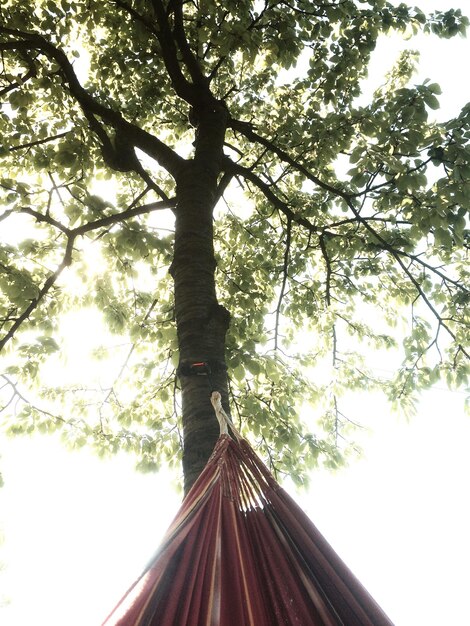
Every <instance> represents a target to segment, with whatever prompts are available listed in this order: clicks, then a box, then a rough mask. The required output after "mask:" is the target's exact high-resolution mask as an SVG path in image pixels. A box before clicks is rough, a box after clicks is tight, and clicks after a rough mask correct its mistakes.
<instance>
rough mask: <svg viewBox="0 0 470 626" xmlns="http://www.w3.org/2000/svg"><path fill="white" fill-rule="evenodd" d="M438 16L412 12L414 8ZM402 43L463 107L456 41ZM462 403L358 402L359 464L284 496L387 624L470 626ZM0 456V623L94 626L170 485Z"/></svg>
mask: <svg viewBox="0 0 470 626" xmlns="http://www.w3.org/2000/svg"><path fill="white" fill-rule="evenodd" d="M461 3H462V0H461ZM452 5H453V3H452V2H449V1H448V0H441V1H440V2H437V0H436V1H434V0H432V1H430V0H422V2H421V6H422V8H424V9H425V10H432V9H435V8H446V7H450V6H452ZM454 6H455V5H454ZM468 8H469V13H470V7H468ZM404 45H409V46H410V47H412V48H420V49H421V54H422V60H421V68H422V69H421V71H420V78H426V77H429V78H431V79H432V80H433V81H437V82H439V83H440V84H441V86H442V88H443V96H442V98H441V100H442V102H443V104H444V106H443V109H442V112H441V113H439V115H441V114H442V115H443V117H447V114H448V115H454V114H456V113H457V112H458V111H459V110H460V107H461V106H462V105H463V104H464V103H465V102H468V101H470V81H469V80H468V76H467V75H466V74H467V72H466V70H465V67H466V66H467V65H468V60H469V58H470V45H469V42H468V41H467V40H464V39H456V40H453V41H438V40H437V39H436V38H434V37H433V38H420V40H419V41H417V40H416V39H414V40H412V41H411V42H408V43H406V44H404ZM396 54H397V49H396V47H395V45H391V44H386V45H385V44H384V45H383V46H382V47H381V48H380V49H379V52H378V53H377V54H376V55H375V58H374V61H373V65H372V68H371V77H372V78H371V80H372V84H373V86H374V87H375V86H377V84H378V83H379V82H380V79H379V78H378V77H380V76H381V75H383V74H384V73H385V72H386V71H387V70H388V69H389V68H390V64H391V62H392V60H393V58H395V56H396ZM374 81H378V82H374ZM383 367H384V369H386V367H387V366H386V364H384V366H383ZM463 403H464V394H463V393H462V392H450V391H448V390H446V389H445V388H444V387H443V386H442V385H439V386H438V388H437V389H435V390H433V391H431V392H429V393H427V394H426V395H425V396H424V397H423V401H422V403H421V405H420V410H419V414H418V416H417V417H416V418H414V419H413V420H412V421H411V423H409V424H407V423H405V422H404V421H403V420H399V419H397V417H395V416H392V415H390V411H389V409H388V407H387V406H386V405H385V404H384V403H383V402H382V401H381V400H380V399H379V398H378V397H377V396H374V395H363V396H361V397H360V399H359V401H358V403H357V404H355V405H354V407H353V409H354V411H355V413H356V414H358V415H359V414H360V416H361V417H363V418H364V420H365V421H366V422H367V423H369V424H371V425H372V426H373V428H374V432H373V433H371V434H370V435H368V436H367V437H365V438H364V441H363V447H364V450H365V455H364V458H363V459H362V460H360V461H358V462H356V463H354V464H353V465H351V466H350V467H349V468H346V469H344V470H342V471H341V472H338V473H336V474H334V475H333V474H328V473H326V472H323V471H319V472H316V473H315V474H314V476H313V479H312V486H311V489H310V492H309V493H308V494H303V495H302V496H296V497H297V499H298V500H299V501H301V503H302V506H304V508H305V509H306V510H307V512H308V513H309V515H310V516H311V518H312V520H313V521H314V523H316V524H317V525H318V527H319V528H320V530H321V531H322V532H323V533H324V535H325V536H326V537H327V539H328V540H329V541H330V542H331V543H332V545H333V547H334V548H335V549H336V551H337V552H338V554H339V555H340V556H341V557H342V558H343V559H344V560H345V561H346V562H347V563H348V565H349V566H350V567H351V568H352V569H353V571H354V572H355V573H356V574H357V575H358V576H359V578H360V579H361V580H362V581H363V583H364V584H365V585H366V587H367V588H368V589H369V590H370V591H371V593H372V594H373V595H374V596H375V597H376V599H377V600H378V601H379V603H380V604H381V605H382V606H383V608H384V609H385V611H386V612H387V613H388V614H389V616H390V617H391V619H392V620H393V621H394V622H395V623H396V625H397V626H448V625H451V624H452V626H465V625H468V624H470V617H469V615H468V593H469V592H468V589H469V588H470V576H469V568H468V563H470V533H469V532H468V529H469V528H470V512H469V510H468V507H467V500H468V482H469V477H470V455H469V453H468V449H469V444H470V418H468V417H465V416H464V415H463ZM0 453H1V459H0V464H1V469H2V471H3V474H4V477H5V481H6V485H5V487H4V488H3V489H2V490H0V529H1V530H2V531H3V534H4V536H5V543H4V546H3V548H0V560H3V561H4V565H5V567H4V570H3V571H0V604H1V601H2V596H3V597H7V598H9V599H10V604H9V605H8V606H5V607H3V608H1V607H0V623H1V624H2V626H26V624H30V623H34V624H35V625H36V626H95V625H96V626H98V625H99V624H100V622H101V620H102V619H103V617H104V616H105V615H106V613H107V612H108V611H109V610H111V608H112V606H113V605H114V603H115V602H116V601H117V600H118V599H119V597H120V595H121V593H122V592H123V591H125V589H126V588H127V586H128V585H129V584H130V583H131V582H132V580H133V578H134V577H135V576H137V575H138V573H139V572H140V570H141V568H142V567H143V566H144V565H145V563H146V562H147V560H148V559H149V557H150V556H151V555H152V553H153V552H154V551H155V549H156V548H157V546H158V542H159V540H160V537H161V535H162V533H163V531H164V530H165V528H166V526H167V525H168V523H169V522H170V520H171V518H172V517H173V515H174V513H175V512H176V510H177V507H178V505H179V496H178V495H175V493H174V491H173V490H172V488H171V484H170V483H171V477H169V476H168V475H164V474H159V475H141V474H137V473H135V472H134V470H133V460H132V459H130V458H128V457H126V456H119V457H116V458H114V459H111V460H109V461H100V460H98V459H97V458H96V457H94V456H93V455H92V454H91V453H89V452H88V451H87V450H80V451H77V452H74V453H70V452H68V451H66V450H64V449H63V448H62V447H61V446H60V444H59V443H58V441H57V440H56V439H54V438H52V437H40V436H36V437H34V438H21V439H15V440H7V441H6V440H4V439H0Z"/></svg>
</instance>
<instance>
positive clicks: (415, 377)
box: [0, 0, 470, 482]
mask: <svg viewBox="0 0 470 626" xmlns="http://www.w3.org/2000/svg"><path fill="white" fill-rule="evenodd" d="M0 20H1V22H0V50H1V51H2V56H1V59H0V97H1V110H0V130H1V136H2V137H3V142H4V143H3V146H2V149H1V154H0V158H1V160H2V170H1V179H0V195H1V198H0V201H1V204H2V206H3V213H2V214H1V216H0V220H1V221H2V227H3V233H4V234H2V237H1V245H0V267H1V270H2V271H1V274H0V281H1V296H0V311H1V313H0V327H1V329H2V333H3V337H2V339H1V344H0V345H1V348H3V354H4V356H3V361H2V363H3V383H2V384H3V387H2V394H3V397H4V403H3V404H4V407H3V414H4V415H5V417H6V419H5V423H6V428H7V429H8V430H9V432H11V433H25V432H26V433H27V432H31V431H32V430H34V429H39V430H43V431H48V432H49V431H52V430H55V429H56V428H61V429H62V431H63V433H64V438H65V439H67V440H68V441H70V442H72V443H75V444H78V445H84V444H90V445H96V446H97V447H98V448H99V449H100V450H101V451H115V450H117V449H119V448H125V449H129V450H132V451H134V452H136V453H137V454H138V455H139V457H140V465H141V467H143V468H145V467H147V468H153V467H155V466H158V464H159V463H160V462H161V461H162V460H170V462H173V463H174V462H176V459H177V455H178V451H179V449H180V446H181V435H180V426H179V419H178V415H179V406H178V393H177V392H178V383H177V381H176V378H175V367H176V366H177V364H178V342H177V338H176V330H175V317H174V299H173V288H172V281H171V278H170V276H169V275H168V269H169V267H170V264H171V262H172V254H173V230H174V221H173V216H172V212H171V211H172V209H174V207H175V203H176V201H177V195H176V194H177V189H176V186H175V179H176V178H177V176H176V173H177V172H178V168H179V167H181V164H182V163H183V162H184V160H185V159H187V160H191V159H192V158H193V157H194V149H193V142H194V140H195V137H196V139H197V133H198V132H200V129H199V122H198V119H197V114H198V109H197V106H196V105H195V102H196V100H195V95H194V94H205V97H207V98H208V97H209V96H208V94H210V97H211V98H212V100H210V102H215V103H217V104H220V103H221V104H222V105H223V107H224V109H225V110H226V129H225V138H224V156H223V159H222V164H221V167H220V171H219V177H218V194H217V195H218V198H219V202H218V204H217V206H216V208H215V213H214V215H215V235H214V245H215V250H216V257H217V270H216V280H217V289H218V296H219V300H220V302H221V303H222V304H223V305H224V306H225V307H226V309H228V311H230V313H231V326H230V330H229V334H228V337H227V346H226V354H227V365H228V368H229V378H230V391H231V399H232V409H233V413H234V418H235V419H239V420H240V423H241V424H242V428H243V430H244V431H245V432H246V433H249V434H250V436H252V437H254V438H255V439H256V440H257V441H258V442H259V444H260V445H261V446H263V447H264V449H265V450H266V452H267V453H268V454H269V457H270V459H271V462H272V465H273V466H274V467H275V468H278V469H279V470H280V471H287V472H289V473H290V474H291V475H292V476H293V477H294V479H296V480H297V481H299V482H302V481H303V480H304V477H305V470H306V469H308V468H309V467H312V466H314V465H315V464H317V463H318V462H319V460H322V459H323V461H325V462H326V463H327V464H329V465H331V466H336V465H337V464H339V463H340V462H341V461H342V459H343V458H344V456H345V455H347V454H348V452H349V451H350V450H351V445H349V444H348V443H347V441H348V437H349V431H350V429H351V428H352V424H351V423H350V421H349V420H348V418H347V410H345V408H344V407H343V406H342V405H341V406H340V403H341V398H342V396H344V394H345V393H346V392H347V391H348V390H353V389H364V388H371V389H372V388H378V387H385V389H386V391H387V393H388V395H389V396H390V398H391V399H392V400H393V401H394V402H395V403H399V404H401V405H402V406H404V407H405V408H408V409H410V408H411V407H412V401H413V397H414V394H415V393H416V391H417V390H419V389H422V388H426V387H428V386H430V385H432V384H433V383H435V382H436V381H437V380H438V379H439V378H441V377H444V378H445V379H446V380H447V381H448V382H449V383H450V384H452V385H453V384H456V385H460V384H463V383H465V382H466V376H467V369H466V359H467V358H468V352H467V351H466V348H465V340H466V333H467V329H468V312H467V311H468V306H467V305H468V302H469V292H468V288H467V287H466V285H467V284H468V283H467V278H468V269H467V266H466V252H467V250H468V206H469V201H470V143H469V139H470V105H468V106H466V107H464V108H463V110H462V111H461V113H460V115H459V116H458V117H457V118H456V119H452V120H450V121H448V122H446V123H439V124H438V123H435V122H433V121H432V118H431V117H430V113H431V112H432V110H434V109H436V108H437V107H438V106H439V99H438V96H439V94H440V89H439V86H438V85H437V84H435V83H432V82H430V81H428V82H425V83H424V84H418V85H412V84H411V82H410V79H411V77H412V74H413V70H414V58H413V55H412V54H410V53H404V54H403V55H402V56H401V57H400V59H399V60H398V61H397V63H396V65H395V66H394V68H393V70H392V71H391V72H390V73H389V74H388V77H387V80H386V82H385V84H384V85H383V86H382V87H381V88H380V89H378V90H377V91H376V92H375V93H374V95H373V98H372V99H371V101H370V102H369V103H368V104H359V100H358V97H359V96H360V94H361V87H362V84H363V82H362V81H363V79H364V78H365V77H366V75H367V66H368V61H369V59H370V55H371V53H372V52H373V50H374V48H375V46H376V43H377V39H378V37H379V36H380V35H382V34H384V33H389V32H391V31H398V32H401V33H403V34H406V35H409V34H413V33H417V32H418V31H424V32H432V33H434V34H435V35H438V36H440V37H452V36H454V35H457V34H464V33H465V28H466V26H467V25H468V20H467V19H466V18H465V17H463V16H462V15H461V13H460V11H458V10H451V11H447V12H436V13H434V14H432V15H430V16H426V15H425V14H424V13H423V12H422V11H420V10H419V9H417V8H410V7H408V6H406V5H404V4H400V5H398V6H393V5H392V4H390V3H389V2H386V1H385V0H369V1H365V0H355V1H353V0H330V1H328V2H318V1H315V0H292V2H282V1H281V2H280V1H278V0H264V2H260V1H257V2H252V1H247V0H242V1H240V0H237V2H234V1H224V2H219V1H215V0H198V1H196V0H195V1H191V2H189V1H188V2H182V1H181V0H169V1H168V2H167V1H162V0H153V1H150V0H133V1H132V0H113V1H112V2H106V3H104V2H97V1H96V0H87V1H86V2H85V0H60V1H58V2H52V1H51V0H41V1H38V2H35V3H33V4H31V5H30V4H28V3H24V2H19V1H18V0H5V1H4V2H3V3H2V7H1V9H0ZM196 129H197V132H196ZM403 307H405V309H403ZM80 310H82V311H84V315H85V317H82V318H80V316H75V317H74V311H80ZM91 310H96V311H98V312H99V315H97V316H96V317H94V316H93V315H91V314H90V313H89V312H90V311H91ZM399 311H404V313H403V315H402V314H401V313H399ZM87 316H88V317H87ZM466 316H467V317H466ZM70 319H72V320H75V322H74V323H73V324H74V326H71V324H70V323H68V324H67V320H70ZM83 319H85V320H88V322H83ZM364 320H370V321H364ZM64 324H65V326H64ZM64 328H66V329H68V334H67V332H65V331H64ZM72 328H74V330H73V331H72V335H75V336H73V337H72V338H71V337H70V332H71V329H72ZM403 332H404V333H405V335H406V337H405V340H404V342H403V363H402V365H401V367H400V368H399V371H398V374H397V376H396V378H394V379H393V380H392V381H388V382H387V381H381V380H378V379H377V378H376V377H374V376H373V375H371V374H370V373H369V372H368V369H367V367H366V364H364V363H362V360H363V356H362V353H363V352H364V349H365V347H367V349H368V348H369V347H372V348H375V349H378V350H383V349H387V348H389V347H393V346H395V345H396V342H397V338H400V337H401V335H402V333H403ZM80 333H82V335H83V338H82V341H83V342H85V338H86V340H87V341H89V336H90V335H93V334H94V335H95V336H96V338H97V342H96V345H95V356H97V357H99V358H101V359H103V360H102V361H101V364H102V366H101V375H100V376H98V375H97V374H96V372H95V371H94V369H93V366H92V365H87V367H86V369H87V371H77V364H79V362H78V360H77V354H78V355H79V356H80V349H79V346H80V341H81V340H80ZM76 337H78V341H75V343H74V342H73V341H72V339H76ZM305 337H308V339H305ZM71 341H72V343H70V342H71ZM67 343H68V344H69V345H72V349H73V350H74V351H75V356H74V354H71V355H69V356H68V357H66V346H67ZM85 343H86V342H85ZM85 356H87V355H81V357H83V358H85ZM67 358H68V359H69V362H68V363H67V362H66V359H67ZM74 359H75V361H77V363H76V364H75V365H74ZM82 369H83V368H82ZM67 370H68V371H69V372H76V374H75V375H74V376H75V378H73V377H72V379H71V380H69V379H68V377H67V373H66V372H67ZM88 370H89V371H88ZM51 372H52V373H51ZM312 375H314V376H315V378H313V379H312ZM312 380H317V381H318V382H317V383H316V384H313V383H312ZM345 413H346V415H345Z"/></svg>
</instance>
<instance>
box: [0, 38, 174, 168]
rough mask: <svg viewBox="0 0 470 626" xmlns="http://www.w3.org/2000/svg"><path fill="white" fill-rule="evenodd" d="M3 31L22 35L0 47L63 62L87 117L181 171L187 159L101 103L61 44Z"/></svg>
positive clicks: (72, 92)
mask: <svg viewBox="0 0 470 626" xmlns="http://www.w3.org/2000/svg"><path fill="white" fill-rule="evenodd" d="M0 33H3V34H6V35H8V36H10V37H19V38H20V39H17V40H9V41H6V42H0V51H2V50H38V51H40V52H42V53H43V54H45V55H46V56H47V57H48V58H49V59H52V60H54V61H55V62H56V63H57V64H58V65H59V66H60V68H61V71H62V74H63V77H64V78H65V80H66V82H67V84H68V87H69V91H70V93H71V94H72V96H73V97H74V98H75V99H76V101H77V102H78V104H79V105H80V106H81V108H82V110H83V112H84V113H85V115H86V117H87V119H89V116H90V115H98V116H99V117H101V119H103V120H104V121H105V122H106V123H108V124H110V125H111V126H113V127H114V128H115V129H116V130H119V131H121V132H122V133H124V134H125V136H126V138H127V141H128V143H129V144H132V145H133V146H135V147H136V148H139V149H140V150H142V151H143V152H145V153H146V154H148V155H149V156H150V157H152V158H153V159H155V160H156V161H157V162H158V163H159V164H160V165H161V166H162V167H163V168H164V169H166V170H167V171H168V172H169V173H170V174H171V175H172V176H173V177H176V176H177V175H178V172H179V170H180V168H181V166H182V164H183V163H184V159H182V158H181V157H180V156H179V155H178V154H177V153H176V152H174V151H173V150H172V149H171V148H170V147H169V146H167V145H166V144H165V143H163V142H162V141H160V140H159V139H157V138H156V137H155V136H154V135H151V134H150V133H148V132H146V131H145V130H143V129H142V128H140V127H139V126H136V125H135V124H132V123H131V122H128V121H127V120H125V119H124V118H123V117H122V115H121V113H120V112H119V111H115V110H113V109H111V108H109V107H107V106H105V105H103V104H101V103H100V102H98V101H97V100H96V99H95V98H94V97H93V96H91V95H90V94H89V93H88V92H87V91H86V90H85V89H84V88H83V87H82V85H81V84H80V82H79V80H78V78H77V76H76V74H75V71H74V69H73V66H72V64H71V63H70V61H69V60H68V58H67V56H66V54H65V53H64V52H63V51H62V50H61V49H60V48H57V47H55V46H54V45H53V44H51V43H50V42H49V41H48V40H47V39H45V38H44V37H42V35H39V34H37V33H30V32H23V31H19V30H14V29H11V28H5V27H0Z"/></svg>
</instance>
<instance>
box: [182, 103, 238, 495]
mask: <svg viewBox="0 0 470 626" xmlns="http://www.w3.org/2000/svg"><path fill="white" fill-rule="evenodd" d="M198 116H199V119H198V126H197V135H196V141H195V157H194V159H193V160H190V161H187V163H186V164H185V166H184V167H183V168H182V171H181V172H180V175H179V176H178V179H177V190H176V194H177V207H176V225H175V247H174V258H173V263H172V276H173V280H174V285H175V314H176V325H177V331H178V344H179V353H180V382H181V390H182V405H183V406H182V408H183V437H184V450H183V472H184V488H185V492H187V491H188V489H189V488H190V487H191V485H192V484H193V483H194V481H195V480H196V478H197V477H198V475H199V474H200V472H201V470H202V469H203V467H204V465H205V463H206V461H207V459H208V458H209V456H210V454H211V452H212V450H213V447H214V444H215V442H216V440H217V437H218V434H219V427H218V423H217V420H216V418H215V415H214V410H213V408H212V405H211V403H210V392H211V390H212V389H211V387H213V388H214V389H217V391H219V392H220V393H221V394H222V399H223V403H224V405H225V407H226V409H227V410H228V387H227V374H226V370H225V367H224V357H225V354H224V353H225V335H226V332H227V330H228V326H229V317H230V316H229V313H228V311H227V310H226V309H225V308H224V307H222V306H221V305H219V303H218V301H217V295H216V286H215V268H216V262H215V257H214V243H213V238H214V230H213V209H214V204H215V201H216V194H217V179H218V175H219V172H220V158H221V156H222V146H223V138H224V134H225V119H226V113H225V109H223V108H222V107H217V108H215V107H214V106H213V105H212V106H210V107H203V108H202V110H201V111H199V112H198ZM198 362H209V363H212V364H220V365H219V366H218V367H213V368H212V372H211V373H210V376H207V375H205V376H204V375H202V376H198V375H188V374H187V373H186V374H185V371H186V372H187V366H189V365H191V364H193V363H198ZM184 366H186V367H184Z"/></svg>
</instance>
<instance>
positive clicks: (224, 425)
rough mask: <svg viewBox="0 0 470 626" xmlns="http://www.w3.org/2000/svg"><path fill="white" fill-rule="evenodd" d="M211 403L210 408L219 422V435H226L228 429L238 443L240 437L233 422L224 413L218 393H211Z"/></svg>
mask: <svg viewBox="0 0 470 626" xmlns="http://www.w3.org/2000/svg"><path fill="white" fill-rule="evenodd" d="M211 402H212V406H213V407H214V411H215V414H216V416H217V419H218V420H219V424H220V434H221V435H228V428H229V427H230V430H231V431H232V433H233V434H234V435H235V437H236V438H237V439H238V441H240V439H241V438H242V436H241V434H240V433H239V432H238V430H237V429H236V428H235V426H234V425H233V422H232V420H231V419H230V417H229V416H228V415H227V413H226V412H225V411H224V407H223V406H222V396H221V395H220V393H219V392H218V391H213V392H212V394H211Z"/></svg>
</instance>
